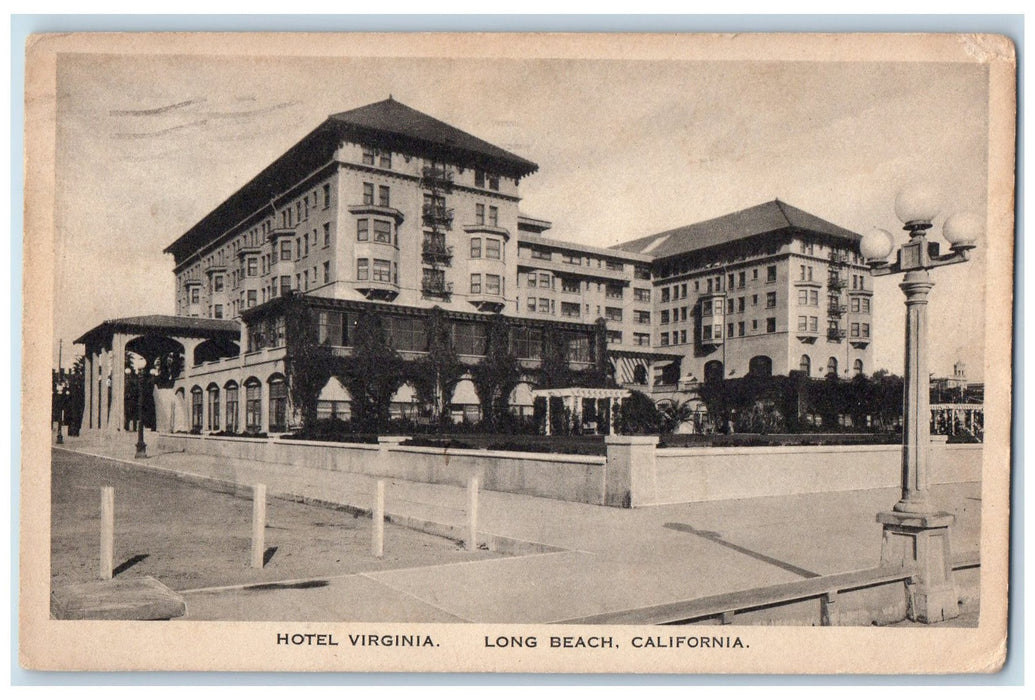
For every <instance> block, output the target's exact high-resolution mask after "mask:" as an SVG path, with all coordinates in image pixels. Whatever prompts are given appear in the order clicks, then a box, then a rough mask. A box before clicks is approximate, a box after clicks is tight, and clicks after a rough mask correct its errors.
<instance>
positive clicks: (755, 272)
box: [751, 267, 758, 280]
mask: <svg viewBox="0 0 1035 700" xmlns="http://www.w3.org/2000/svg"><path fill="white" fill-rule="evenodd" d="M751 279H753V280H757V279H758V268H757V267H756V268H754V269H753V270H751Z"/></svg>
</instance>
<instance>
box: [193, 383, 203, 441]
mask: <svg viewBox="0 0 1035 700" xmlns="http://www.w3.org/2000/svg"><path fill="white" fill-rule="evenodd" d="M190 399H191V400H190V427H191V429H192V430H196V431H200V430H201V417H202V415H203V414H204V411H205V404H204V398H203V397H202V391H201V387H200V386H196V387H194V388H193V389H191V390H190Z"/></svg>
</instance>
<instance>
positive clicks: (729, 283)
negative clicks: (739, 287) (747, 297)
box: [726, 272, 735, 289]
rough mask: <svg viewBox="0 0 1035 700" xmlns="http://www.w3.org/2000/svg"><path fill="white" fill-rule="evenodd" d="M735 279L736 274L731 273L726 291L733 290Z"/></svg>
mask: <svg viewBox="0 0 1035 700" xmlns="http://www.w3.org/2000/svg"><path fill="white" fill-rule="evenodd" d="M734 279H735V276H734V274H733V273H732V272H731V273H730V274H729V277H728V278H727V281H726V289H733V280H734Z"/></svg>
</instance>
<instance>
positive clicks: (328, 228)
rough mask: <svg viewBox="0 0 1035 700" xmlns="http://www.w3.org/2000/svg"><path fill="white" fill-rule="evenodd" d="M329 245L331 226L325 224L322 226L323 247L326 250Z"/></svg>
mask: <svg viewBox="0 0 1035 700" xmlns="http://www.w3.org/2000/svg"><path fill="white" fill-rule="evenodd" d="M330 244H331V225H330V224H329V223H326V224H324V225H323V247H324V248H326V247H327V246H329V245H330Z"/></svg>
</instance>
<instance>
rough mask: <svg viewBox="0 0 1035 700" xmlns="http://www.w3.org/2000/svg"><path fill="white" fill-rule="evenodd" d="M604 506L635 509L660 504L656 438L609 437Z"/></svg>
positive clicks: (650, 436)
mask: <svg viewBox="0 0 1035 700" xmlns="http://www.w3.org/2000/svg"><path fill="white" fill-rule="evenodd" d="M604 444H605V445H606V446H607V466H606V467H605V469H606V473H605V482H604V505H608V506H616V507H618V508H635V507H636V506H642V505H649V504H652V503H656V502H657V495H658V494H657V490H658V484H657V472H656V469H655V463H654V451H655V449H657V445H658V436H657V435H608V436H607V437H605V438H604Z"/></svg>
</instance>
